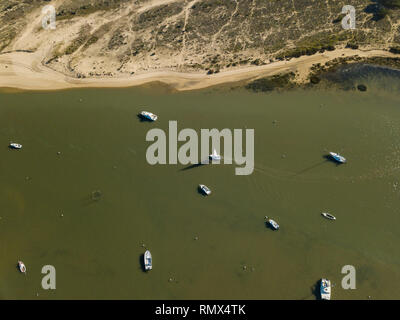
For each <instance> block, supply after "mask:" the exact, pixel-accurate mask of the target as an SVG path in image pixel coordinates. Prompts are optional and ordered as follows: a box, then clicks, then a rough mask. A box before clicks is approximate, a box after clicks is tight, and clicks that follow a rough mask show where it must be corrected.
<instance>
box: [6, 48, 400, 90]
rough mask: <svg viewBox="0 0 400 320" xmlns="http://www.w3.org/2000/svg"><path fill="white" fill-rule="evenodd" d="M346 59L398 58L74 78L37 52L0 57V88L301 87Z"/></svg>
mask: <svg viewBox="0 0 400 320" xmlns="http://www.w3.org/2000/svg"><path fill="white" fill-rule="evenodd" d="M347 57H359V58H361V59H369V58H374V57H384V58H398V57H400V55H399V54H394V53H391V52H389V51H385V50H359V49H356V50H355V49H348V48H343V49H336V50H334V51H325V52H323V53H316V54H314V55H310V56H301V57H299V58H291V59H290V60H281V61H274V62H271V63H269V64H266V65H261V66H246V67H238V68H236V69H231V70H226V71H225V70H222V71H221V72H219V73H216V74H211V75H208V74H206V73H205V72H202V73H189V72H188V73H184V72H175V71H170V70H162V71H149V72H143V73H140V74H134V75H131V76H128V77H115V78H111V77H104V78H100V77H96V78H88V77H86V78H74V77H71V76H68V75H65V74H63V73H60V72H57V71H55V70H53V69H51V68H49V67H48V66H46V65H45V64H44V63H43V56H42V55H41V52H40V51H39V52H23V51H22V52H21V51H15V52H7V53H3V54H1V55H0V88H2V90H28V91H36V90H38V91H42V90H43V91H52V90H62V89H72V88H126V87H135V86H141V85H144V84H148V83H152V82H161V83H163V84H165V85H168V86H169V87H170V88H171V89H173V90H176V91H188V90H198V89H204V88H207V87H212V86H217V85H221V84H226V83H234V82H239V81H250V80H254V79H257V78H262V77H269V76H274V75H277V74H281V73H287V72H293V73H295V74H296V78H295V82H296V83H298V84H300V85H301V84H305V83H307V82H308V81H309V79H308V78H309V75H310V73H311V67H312V66H313V65H316V64H321V65H323V64H325V63H327V62H329V61H332V60H335V59H339V58H347Z"/></svg>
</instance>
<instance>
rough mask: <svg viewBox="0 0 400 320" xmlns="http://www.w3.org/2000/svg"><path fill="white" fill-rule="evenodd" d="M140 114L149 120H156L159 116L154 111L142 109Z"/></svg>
mask: <svg viewBox="0 0 400 320" xmlns="http://www.w3.org/2000/svg"><path fill="white" fill-rule="evenodd" d="M140 115H141V117H142V118H144V119H147V120H149V121H156V120H157V118H158V117H157V116H156V115H155V114H154V113H151V112H148V111H142V112H141V113H140Z"/></svg>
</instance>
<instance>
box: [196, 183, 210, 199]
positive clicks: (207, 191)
mask: <svg viewBox="0 0 400 320" xmlns="http://www.w3.org/2000/svg"><path fill="white" fill-rule="evenodd" d="M199 190H200V191H201V193H202V194H203V195H206V196H208V195H210V194H211V190H210V189H209V188H208V187H207V186H205V185H204V184H200V185H199Z"/></svg>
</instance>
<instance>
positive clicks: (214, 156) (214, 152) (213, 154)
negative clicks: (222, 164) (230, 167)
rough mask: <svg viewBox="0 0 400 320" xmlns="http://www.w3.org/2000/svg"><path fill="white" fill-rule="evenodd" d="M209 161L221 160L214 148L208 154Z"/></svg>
mask: <svg viewBox="0 0 400 320" xmlns="http://www.w3.org/2000/svg"><path fill="white" fill-rule="evenodd" d="M208 158H209V159H210V160H211V161H219V160H221V156H220V155H219V154H217V150H215V149H214V151H213V153H212V154H210V155H209V156H208Z"/></svg>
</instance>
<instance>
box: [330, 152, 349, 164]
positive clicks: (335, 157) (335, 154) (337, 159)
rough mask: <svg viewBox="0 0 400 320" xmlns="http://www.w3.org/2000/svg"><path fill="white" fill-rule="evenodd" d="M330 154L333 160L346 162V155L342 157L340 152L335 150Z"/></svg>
mask: <svg viewBox="0 0 400 320" xmlns="http://www.w3.org/2000/svg"><path fill="white" fill-rule="evenodd" d="M329 155H330V156H331V158H332V159H333V160H335V161H336V162H339V163H346V159H345V158H344V157H342V156H341V155H340V154H337V153H335V152H329Z"/></svg>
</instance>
